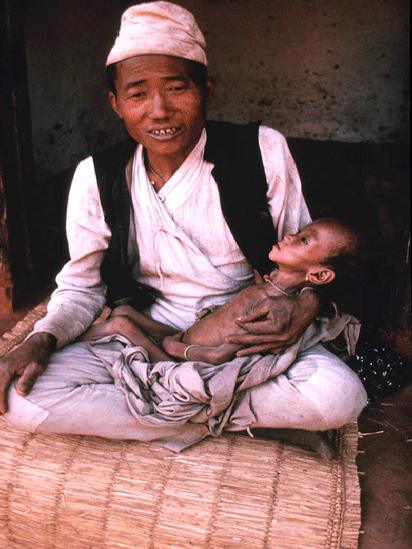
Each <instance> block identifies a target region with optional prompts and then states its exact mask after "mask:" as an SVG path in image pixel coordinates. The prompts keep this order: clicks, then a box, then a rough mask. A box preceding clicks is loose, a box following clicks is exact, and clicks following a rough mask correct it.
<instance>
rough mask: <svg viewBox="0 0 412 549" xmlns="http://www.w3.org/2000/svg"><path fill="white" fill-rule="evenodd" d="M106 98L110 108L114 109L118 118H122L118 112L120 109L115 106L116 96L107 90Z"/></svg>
mask: <svg viewBox="0 0 412 549" xmlns="http://www.w3.org/2000/svg"><path fill="white" fill-rule="evenodd" d="M107 97H108V99H109V103H110V105H111V107H112V109H113V110H114V112H115V113H116V114H117V116H118V117H119V118H120V119H123V116H122V115H121V114H120V111H119V108H118V106H117V97H116V94H115V93H113V92H112V91H109V94H108V96H107Z"/></svg>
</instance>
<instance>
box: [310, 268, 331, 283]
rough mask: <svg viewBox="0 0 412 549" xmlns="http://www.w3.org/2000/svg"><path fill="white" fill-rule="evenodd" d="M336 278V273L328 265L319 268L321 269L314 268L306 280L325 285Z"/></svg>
mask: <svg viewBox="0 0 412 549" xmlns="http://www.w3.org/2000/svg"><path fill="white" fill-rule="evenodd" d="M335 278H336V273H335V271H333V270H332V269H329V268H328V267H322V268H319V270H317V271H315V270H312V271H310V272H308V274H307V275H306V280H307V281H308V282H310V283H311V284H313V285H314V286H323V285H324V284H330V283H331V282H332V281H333V280H335Z"/></svg>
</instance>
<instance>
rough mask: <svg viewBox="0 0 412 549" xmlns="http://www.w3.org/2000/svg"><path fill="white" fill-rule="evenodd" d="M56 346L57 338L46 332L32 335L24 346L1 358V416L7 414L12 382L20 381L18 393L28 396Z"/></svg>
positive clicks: (17, 386)
mask: <svg viewBox="0 0 412 549" xmlns="http://www.w3.org/2000/svg"><path fill="white" fill-rule="evenodd" d="M55 346H56V338H55V337H54V336H52V335H51V334H48V333H46V332H39V333H36V334H34V335H32V336H31V337H30V338H29V339H28V340H27V341H25V342H24V343H23V344H22V345H20V346H19V347H17V349H15V350H14V351H12V352H11V353H9V354H8V355H6V356H4V357H2V358H0V414H5V413H6V412H7V393H8V389H9V386H10V383H11V382H12V380H13V379H14V378H15V377H16V376H17V377H19V378H20V379H19V380H18V382H17V384H16V391H17V393H18V394H19V395H21V396H26V395H27V394H28V393H29V392H30V391H31V389H32V387H33V385H34V383H35V381H36V379H37V378H38V377H39V376H40V375H41V374H42V373H43V372H44V370H45V369H46V368H47V365H48V363H49V357H50V353H51V352H52V351H53V349H54V348H55Z"/></svg>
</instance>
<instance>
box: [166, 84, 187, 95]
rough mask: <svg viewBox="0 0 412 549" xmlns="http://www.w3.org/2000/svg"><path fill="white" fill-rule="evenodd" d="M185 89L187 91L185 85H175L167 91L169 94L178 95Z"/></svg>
mask: <svg viewBox="0 0 412 549" xmlns="http://www.w3.org/2000/svg"><path fill="white" fill-rule="evenodd" d="M186 89H187V86H186V84H176V85H174V86H170V87H169V88H168V91H170V92H172V93H173V92H175V93H179V92H182V91H184V90H186Z"/></svg>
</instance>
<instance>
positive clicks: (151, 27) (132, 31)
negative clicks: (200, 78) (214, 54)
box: [106, 2, 207, 65]
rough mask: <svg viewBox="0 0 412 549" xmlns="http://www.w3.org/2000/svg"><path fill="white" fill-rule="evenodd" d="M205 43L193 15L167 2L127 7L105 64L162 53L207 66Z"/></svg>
mask: <svg viewBox="0 0 412 549" xmlns="http://www.w3.org/2000/svg"><path fill="white" fill-rule="evenodd" d="M205 47H206V41H205V38H204V36H203V34H202V31H201V30H200V29H199V27H198V25H197V23H196V20H195V18H194V17H193V15H192V14H191V13H190V12H189V11H187V10H186V9H185V8H182V7H181V6H178V5H176V4H172V3H171V2H148V3H146V4H138V5H137V6H131V7H130V8H128V9H127V10H126V11H125V12H124V13H123V15H122V20H121V25H120V31H119V36H118V37H117V38H116V41H115V43H114V46H113V48H112V49H111V51H110V53H109V56H108V58H107V61H106V65H111V64H112V63H118V62H119V61H123V60H124V59H128V58H129V57H133V56H135V55H145V54H163V55H173V56H175V57H183V58H184V59H191V60H192V61H198V62H199V63H202V64H203V65H207V59H206V53H205Z"/></svg>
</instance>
